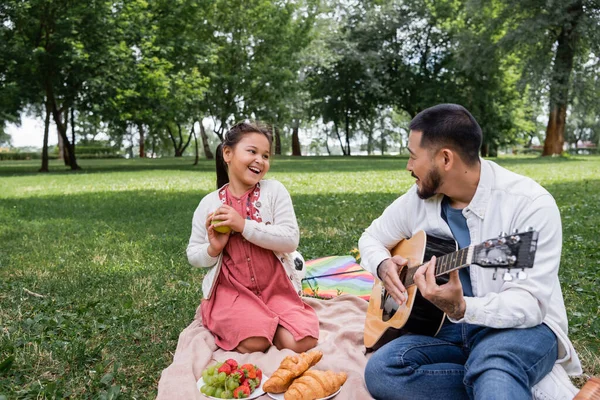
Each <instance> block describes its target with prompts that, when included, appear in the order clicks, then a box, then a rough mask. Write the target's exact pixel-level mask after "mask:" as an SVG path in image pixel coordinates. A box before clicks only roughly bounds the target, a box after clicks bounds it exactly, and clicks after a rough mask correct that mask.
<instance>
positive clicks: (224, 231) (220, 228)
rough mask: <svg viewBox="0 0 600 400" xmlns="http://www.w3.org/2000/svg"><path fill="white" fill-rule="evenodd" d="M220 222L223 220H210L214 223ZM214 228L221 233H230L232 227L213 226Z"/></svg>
mask: <svg viewBox="0 0 600 400" xmlns="http://www.w3.org/2000/svg"><path fill="white" fill-rule="evenodd" d="M220 222H223V221H221V220H220V219H213V220H211V221H210V223H211V224H213V225H214V224H218V223H220ZM213 229H214V230H215V231H217V232H219V233H228V232H229V231H231V228H230V227H228V226H213Z"/></svg>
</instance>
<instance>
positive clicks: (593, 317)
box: [0, 157, 600, 400]
mask: <svg viewBox="0 0 600 400" xmlns="http://www.w3.org/2000/svg"><path fill="white" fill-rule="evenodd" d="M497 161H498V162H499V163H500V164H502V165H504V166H506V167H507V168H509V169H511V170H513V171H516V172H519V173H522V174H524V175H528V176H530V177H532V178H534V179H535V180H536V181H538V182H540V183H541V184H542V185H544V186H545V187H546V188H547V189H548V190H549V191H550V192H551V193H552V194H553V195H554V197H555V198H556V201H557V202H558V205H559V207H560V210H561V213H562V218H563V230H564V248H563V260H562V268H561V271H560V277H561V281H562V287H563V293H564V296H565V302H566V304H567V308H568V311H569V320H570V326H571V336H572V338H573V340H574V342H575V345H576V348H577V349H578V350H579V352H580V355H581V357H582V360H583V363H584V368H585V373H586V374H588V375H600V357H599V356H598V354H600V340H599V339H598V332H600V290H599V289H598V288H599V287H600V258H599V257H598V253H599V250H600V249H599V246H598V243H599V241H598V238H599V237H600V157H571V158H567V159H563V158H551V159H540V158H505V159H499V160H497ZM80 164H81V166H82V167H83V168H84V170H83V171H81V172H78V173H71V172H67V171H65V170H64V166H61V165H60V164H59V163H58V162H52V163H51V169H52V170H53V171H56V172H53V173H50V174H45V175H40V174H37V173H35V171H36V170H37V168H39V161H31V162H30V161H26V162H8V161H4V162H0V399H1V400H3V399H14V398H64V397H71V398H89V397H93V398H115V397H116V395H117V394H120V396H121V397H122V398H138V399H139V398H154V397H155V395H156V388H157V384H158V380H159V378H160V372H161V371H162V370H163V369H164V368H165V367H166V366H168V365H169V363H170V362H171V360H172V356H173V353H174V351H175V347H176V344H177V338H178V335H179V333H180V332H181V331H182V330H183V328H184V327H185V326H187V325H188V324H189V323H190V321H191V319H192V318H193V315H194V311H195V308H196V307H197V305H198V304H199V301H200V297H201V289H200V286H201V280H202V272H201V271H200V270H194V269H191V268H190V267H189V265H188V263H187V259H186V256H185V248H186V245H187V240H188V237H189V233H190V223H191V218H192V213H193V211H194V209H195V208H196V206H197V204H198V202H199V201H200V199H201V198H202V197H203V196H204V195H205V194H206V193H208V192H210V191H211V190H213V188H214V185H215V174H214V172H213V171H214V164H213V163H212V162H207V161H203V162H201V163H200V165H198V166H196V167H192V166H191V164H192V160H190V159H178V160H176V159H160V160H132V161H129V160H106V161H103V160H98V161H91V160H81V162H80ZM405 165H406V159H403V158H394V157H385V158H380V157H373V158H367V157H353V158H342V157H339V158H336V157H332V158H326V157H323V158H316V157H312V158H311V157H306V158H301V159H292V158H285V157H284V158H277V159H275V160H274V162H273V165H272V167H271V168H272V172H270V173H269V175H268V177H271V178H275V179H278V180H280V181H281V182H282V183H283V184H284V185H285V186H286V187H287V188H288V190H289V191H290V193H291V194H292V198H293V200H294V205H295V209H296V213H297V216H298V221H299V224H300V228H301V240H300V248H299V250H300V251H301V252H302V253H303V254H304V256H305V258H307V259H311V258H316V257H321V256H325V255H342V254H349V252H350V250H351V249H353V248H354V247H356V245H357V240H358V238H359V236H360V234H361V233H362V231H363V230H364V228H366V227H367V225H368V224H369V223H370V221H371V220H372V219H374V218H375V217H377V216H378V215H379V214H380V213H381V212H382V211H383V209H384V208H385V207H386V206H387V205H388V204H389V203H391V202H392V201H393V200H394V199H395V198H396V197H397V196H398V195H399V194H401V193H403V192H404V191H405V190H406V189H408V188H409V187H410V185H411V184H412V183H413V180H412V179H411V178H410V175H409V174H408V173H407V172H406V171H404V167H405ZM35 294H39V295H41V296H43V297H37V296H35ZM582 382H583V379H581V380H578V381H577V382H576V383H578V384H579V385H581V383H582Z"/></svg>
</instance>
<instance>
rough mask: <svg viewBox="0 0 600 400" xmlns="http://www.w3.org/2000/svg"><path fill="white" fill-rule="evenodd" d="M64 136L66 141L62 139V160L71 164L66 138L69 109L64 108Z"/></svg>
mask: <svg viewBox="0 0 600 400" xmlns="http://www.w3.org/2000/svg"><path fill="white" fill-rule="evenodd" d="M64 124H65V138H67V140H66V141H63V160H64V161H65V165H66V166H69V165H71V161H70V160H69V147H70V145H69V140H68V136H67V133H68V132H69V110H65V122H64Z"/></svg>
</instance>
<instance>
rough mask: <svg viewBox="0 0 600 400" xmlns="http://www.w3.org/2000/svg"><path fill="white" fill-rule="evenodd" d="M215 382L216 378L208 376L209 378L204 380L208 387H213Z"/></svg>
mask: <svg viewBox="0 0 600 400" xmlns="http://www.w3.org/2000/svg"><path fill="white" fill-rule="evenodd" d="M215 380H216V376H210V375H208V377H207V378H206V379H205V380H204V383H206V384H207V385H213V384H214V383H215Z"/></svg>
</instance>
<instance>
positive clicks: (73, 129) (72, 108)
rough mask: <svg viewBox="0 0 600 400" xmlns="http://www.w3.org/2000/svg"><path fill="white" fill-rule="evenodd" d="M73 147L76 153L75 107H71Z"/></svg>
mask: <svg viewBox="0 0 600 400" xmlns="http://www.w3.org/2000/svg"><path fill="white" fill-rule="evenodd" d="M71 146H73V152H75V107H71Z"/></svg>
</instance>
